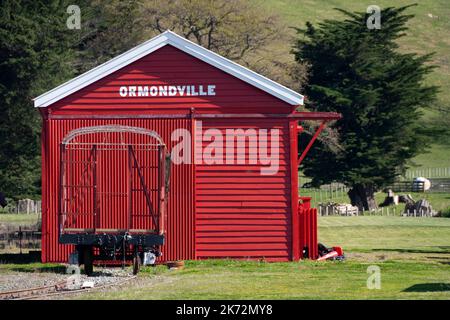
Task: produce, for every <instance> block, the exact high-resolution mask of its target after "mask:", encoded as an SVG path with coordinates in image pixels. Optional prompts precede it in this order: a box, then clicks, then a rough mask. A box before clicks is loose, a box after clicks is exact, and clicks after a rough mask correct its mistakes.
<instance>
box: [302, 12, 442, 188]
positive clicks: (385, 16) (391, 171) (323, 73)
mask: <svg viewBox="0 0 450 320" xmlns="http://www.w3.org/2000/svg"><path fill="white" fill-rule="evenodd" d="M407 8H408V7H401V8H386V9H383V10H382V12H381V29H379V30H377V29H373V30H369V29H368V28H367V26H366V20H367V18H368V16H369V15H368V14H366V13H350V12H347V11H343V10H340V11H341V12H342V13H343V14H344V15H345V16H346V19H345V20H340V21H337V20H327V21H324V22H323V23H320V24H319V25H318V27H317V28H316V27H314V26H313V25H311V24H310V23H307V26H306V30H298V32H299V39H298V41H297V43H296V45H295V48H294V53H295V57H296V60H297V61H299V62H306V63H309V64H310V65H311V69H310V78H309V85H308V86H307V87H306V92H305V93H306V96H307V103H308V104H307V107H308V108H309V109H310V110H316V111H337V112H340V113H341V114H342V115H343V119H342V120H339V121H337V122H335V123H334V124H332V126H333V127H334V128H336V129H337V130H338V132H339V144H340V146H341V149H340V151H339V152H335V151H331V150H329V149H328V148H327V147H326V146H325V145H323V144H321V143H319V142H318V143H316V144H315V146H314V147H313V149H312V150H311V153H310V154H309V155H308V157H307V158H306V159H305V161H304V162H303V169H304V172H305V174H306V175H307V176H310V177H312V178H313V183H314V184H316V185H320V184H324V183H329V182H331V181H339V182H343V183H345V184H346V185H348V186H351V187H355V186H356V185H360V186H363V187H370V188H375V189H376V188H380V187H383V186H386V185H388V184H390V183H392V182H393V180H394V179H395V177H396V176H398V175H399V174H401V173H402V172H404V170H405V169H406V167H407V164H408V160H409V159H411V158H412V157H414V156H415V155H417V154H418V153H419V152H420V151H422V150H423V149H424V147H425V146H426V145H427V139H426V137H425V135H424V134H423V129H422V127H421V124H420V121H419V118H420V111H419V110H420V108H421V107H423V106H426V105H429V104H430V103H431V102H432V101H433V100H434V99H435V96H436V92H437V89H436V88H435V87H427V86H424V85H423V80H424V77H425V76H426V75H427V74H428V73H429V72H430V71H431V70H432V67H431V66H429V65H427V62H428V61H429V58H430V57H429V56H418V55H416V54H402V53H400V52H398V50H397V48H398V46H397V44H396V40H397V39H398V38H400V37H401V36H403V35H404V33H403V31H405V30H406V27H405V24H406V22H407V21H408V20H409V19H411V18H412V16H411V15H406V14H404V11H405V10H406V9H407ZM303 142H304V141H302V143H303ZM369 193H370V192H369Z"/></svg>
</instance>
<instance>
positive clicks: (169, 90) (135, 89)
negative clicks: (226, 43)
mask: <svg viewBox="0 0 450 320" xmlns="http://www.w3.org/2000/svg"><path fill="white" fill-rule="evenodd" d="M215 90H216V86H215V85H213V84H210V85H207V86H204V85H183V86H181V85H178V86H121V87H120V88H119V95H120V96H121V97H136V96H137V97H148V96H149V95H150V96H152V97H157V96H158V97H175V96H181V97H182V96H215V95H216V91H215Z"/></svg>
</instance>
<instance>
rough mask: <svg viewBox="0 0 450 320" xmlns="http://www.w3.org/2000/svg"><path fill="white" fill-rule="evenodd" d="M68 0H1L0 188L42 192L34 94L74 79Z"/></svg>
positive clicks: (8, 191)
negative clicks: (72, 76)
mask: <svg viewBox="0 0 450 320" xmlns="http://www.w3.org/2000/svg"><path fill="white" fill-rule="evenodd" d="M68 5H69V3H67V2H66V1H57V0H54V1H46V3H45V4H44V3H43V2H42V1H18V0H16V1H14V0H5V1H2V5H1V7H0V39H1V40H0V150H1V151H0V191H2V192H4V193H5V195H6V196H8V197H25V196H29V197H30V196H31V197H34V196H37V195H38V194H39V191H40V167H41V166H40V147H39V145H40V144H39V133H40V117H39V114H38V112H37V111H36V110H34V108H33V106H32V100H31V99H32V98H33V97H35V96H36V95H37V94H38V93H42V92H43V91H44V90H48V89H50V88H52V87H54V86H55V85H57V84H59V83H61V82H62V81H63V80H67V79H68V78H70V76H71V74H72V67H71V64H70V61H71V59H72V55H71V53H72V51H71V50H70V48H69V47H70V45H69V44H70V38H71V32H70V30H68V29H67V27H66V19H67V14H66V8H67V6H68Z"/></svg>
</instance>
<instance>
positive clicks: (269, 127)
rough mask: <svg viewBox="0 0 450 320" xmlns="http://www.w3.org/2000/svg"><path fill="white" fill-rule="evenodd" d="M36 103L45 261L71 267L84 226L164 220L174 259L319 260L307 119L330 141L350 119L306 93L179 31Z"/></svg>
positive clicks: (166, 256) (166, 251)
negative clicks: (304, 192) (301, 173)
mask: <svg viewBox="0 0 450 320" xmlns="http://www.w3.org/2000/svg"><path fill="white" fill-rule="evenodd" d="M34 102H35V107H38V108H39V111H40V113H41V115H42V118H43V126H42V207H43V212H42V261H43V262H66V261H67V258H68V255H69V253H70V252H71V251H72V250H73V246H70V245H64V244H62V243H60V241H59V240H60V238H59V237H60V235H61V232H62V230H63V228H67V229H66V231H67V232H69V231H70V230H71V229H70V230H69V227H70V226H72V227H73V226H78V227H83V228H85V229H84V230H88V229H89V230H95V232H97V233H102V232H103V233H104V234H105V235H106V231H104V230H107V229H108V228H110V229H111V228H116V229H117V230H119V229H121V228H123V227H124V225H127V226H128V228H134V229H136V230H138V229H149V228H152V226H153V227H154V225H158V226H159V227H158V228H159V229H158V232H159V233H160V234H163V235H164V244H163V245H162V257H161V258H160V260H161V261H168V260H179V259H205V258H225V257H229V258H243V259H247V258H251V259H266V260H268V261H288V260H298V259H299V258H302V257H303V255H304V251H305V249H306V256H308V257H310V258H315V257H316V256H317V225H316V212H315V209H310V208H309V204H308V199H306V198H303V199H302V198H301V197H300V198H299V196H298V174H297V168H298V164H299V161H301V158H302V157H304V155H305V154H306V152H307V151H308V150H301V151H302V152H300V153H302V156H301V158H299V151H298V150H297V139H298V134H299V133H300V132H299V131H300V130H301V127H300V124H301V121H302V120H318V121H321V123H322V125H321V126H320V127H319V129H318V132H317V134H319V133H320V131H321V130H322V128H323V126H324V125H325V123H326V122H327V121H329V120H333V119H338V118H339V115H338V114H335V113H307V112H296V108H297V107H298V106H299V105H302V104H303V96H302V95H300V94H298V93H296V92H294V91H292V90H290V89H288V88H286V87H284V86H282V85H280V84H278V83H276V82H274V81H271V80H269V79H267V78H265V77H263V76H261V75H259V74H257V73H255V72H252V71H251V70H248V69H247V68H245V67H242V66H240V65H238V64H236V63H234V62H232V61H230V60H227V59H225V58H223V57H221V56H219V55H217V54H215V53H213V52H211V51H209V50H207V49H205V48H203V47H201V46H199V45H197V44H194V43H192V42H191V41H189V40H186V39H184V38H182V37H180V36H178V35H176V34H175V33H173V32H170V31H166V32H164V33H162V34H160V35H159V36H157V37H155V38H153V39H151V40H149V41H147V42H145V43H143V44H141V45H139V46H137V47H135V48H133V49H131V50H129V51H127V52H125V53H124V54H122V55H120V56H118V57H116V58H114V59H112V60H110V61H108V62H106V63H104V64H102V65H100V66H98V67H96V68H94V69H92V70H90V71H88V72H86V73H84V74H82V75H80V76H78V77H76V78H74V79H72V80H70V81H68V82H66V83H64V84H62V85H60V86H59V87H57V88H55V89H53V90H51V91H49V92H47V93H45V94H43V95H41V96H39V97H37V98H36V99H35V100H34ZM317 134H316V135H315V136H314V137H313V139H312V141H313V140H314V139H315V138H316V137H317ZM312 141H311V143H312ZM131 145H133V147H131ZM309 146H310V145H309ZM133 148H134V149H133ZM307 149H309V147H308V148H307ZM155 150H156V151H155ZM162 150H164V152H168V153H169V154H170V155H171V159H172V161H171V163H170V164H169V163H166V164H165V166H166V168H163V167H161V165H162V164H163V162H164V159H163V156H164V154H163V153H161V152H163V151H162ZM155 152H156V153H155ZM158 152H160V153H158ZM180 159H181V160H180ZM156 164H159V165H160V166H158V165H156ZM168 167H170V178H168V179H169V180H168V181H169V182H168V184H169V187H168V186H167V185H165V184H164V182H163V181H162V180H164V177H166V178H167V175H164V172H163V171H164V170H168ZM153 189H154V190H153ZM163 189H164V190H163ZM155 190H156V191H155ZM152 191H155V192H152ZM299 201H300V205H299ZM164 202H165V203H164ZM149 203H152V204H154V207H153V208H149V207H148V206H147V204H149ZM150 211H155V212H156V211H157V212H156V214H157V219H156V220H154V219H153V218H152V217H151V216H150V214H151V212H150ZM73 215H77V217H76V218H73ZM152 219H153V220H152ZM158 219H159V220H158ZM69 224H70V226H69ZM130 226H131V227H130ZM102 230H103V231H102ZM108 230H109V229H108ZM86 233H88V232H87V231H86Z"/></svg>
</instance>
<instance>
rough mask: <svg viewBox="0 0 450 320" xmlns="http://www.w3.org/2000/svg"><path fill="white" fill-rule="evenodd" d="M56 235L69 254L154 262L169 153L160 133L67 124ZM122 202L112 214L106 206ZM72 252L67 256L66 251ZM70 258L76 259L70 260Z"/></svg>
mask: <svg viewBox="0 0 450 320" xmlns="http://www.w3.org/2000/svg"><path fill="white" fill-rule="evenodd" d="M60 159H61V171H60V196H59V199H60V205H59V243H61V244H68V245H74V246H75V251H74V252H73V254H74V255H72V257H76V259H74V258H72V262H75V263H78V264H84V269H85V272H86V274H88V275H90V274H92V272H93V265H94V261H105V262H106V261H110V262H111V261H114V262H122V266H124V265H125V264H126V263H127V262H129V261H132V263H133V273H134V274H136V273H138V272H139V269H140V266H141V264H142V263H144V264H154V263H155V260H156V258H158V257H159V256H160V255H161V251H160V247H161V246H162V245H164V240H165V232H164V230H165V218H166V217H165V211H166V205H167V195H168V192H169V187H168V186H169V182H168V181H169V174H170V156H169V154H168V153H167V152H166V146H165V144H164V142H163V141H162V139H161V138H160V137H159V135H158V134H157V133H156V132H154V131H151V130H147V129H143V128H137V127H128V126H119V125H111V126H96V127H84V128H80V129H76V130H73V131H71V132H70V133H69V134H68V135H67V136H66V137H65V138H64V139H63V141H62V143H61V149H60ZM112 209H114V210H121V211H122V213H123V214H122V215H121V217H120V218H119V219H118V220H117V219H114V218H113V217H112V216H110V215H109V211H110V210H112ZM69 260H70V259H69ZM73 260H75V261H73Z"/></svg>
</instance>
